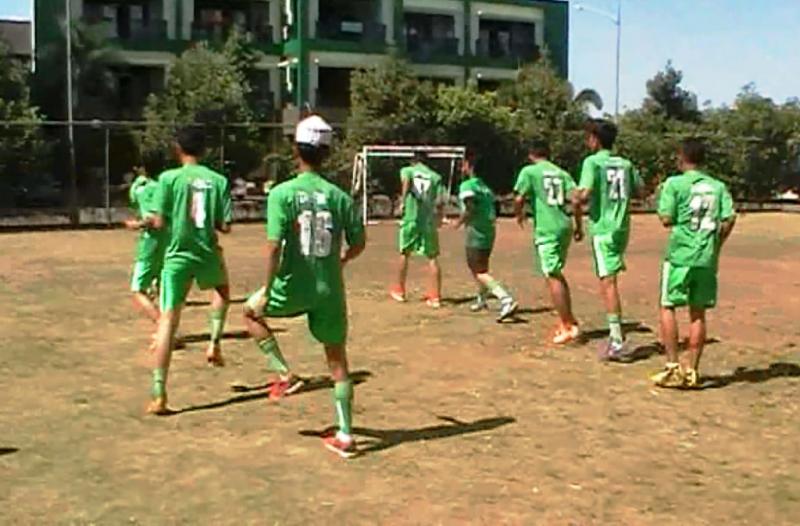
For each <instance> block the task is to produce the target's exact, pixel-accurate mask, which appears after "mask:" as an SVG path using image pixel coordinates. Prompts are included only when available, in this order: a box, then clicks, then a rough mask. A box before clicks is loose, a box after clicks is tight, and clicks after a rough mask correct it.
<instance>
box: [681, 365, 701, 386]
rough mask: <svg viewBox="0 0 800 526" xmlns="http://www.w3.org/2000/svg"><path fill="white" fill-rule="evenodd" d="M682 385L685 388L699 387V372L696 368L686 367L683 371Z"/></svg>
mask: <svg viewBox="0 0 800 526" xmlns="http://www.w3.org/2000/svg"><path fill="white" fill-rule="evenodd" d="M683 385H684V387H686V388H687V389H699V388H700V373H698V372H697V369H686V370H685V371H683Z"/></svg>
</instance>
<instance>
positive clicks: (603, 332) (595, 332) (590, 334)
mask: <svg viewBox="0 0 800 526" xmlns="http://www.w3.org/2000/svg"><path fill="white" fill-rule="evenodd" d="M622 330H623V331H624V332H626V333H631V332H636V333H642V334H652V333H653V329H651V328H650V327H648V326H647V325H645V324H644V323H642V322H640V321H629V322H625V323H623V324H622ZM581 338H582V339H583V341H587V342H588V341H592V340H602V339H604V338H608V329H607V328H605V329H592V330H589V331H585V332H583V333H581Z"/></svg>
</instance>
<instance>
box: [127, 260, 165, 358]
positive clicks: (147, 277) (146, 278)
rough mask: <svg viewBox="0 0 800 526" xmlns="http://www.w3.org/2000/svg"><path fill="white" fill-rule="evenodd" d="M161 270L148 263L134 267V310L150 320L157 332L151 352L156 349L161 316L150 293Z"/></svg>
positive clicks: (132, 283)
mask: <svg viewBox="0 0 800 526" xmlns="http://www.w3.org/2000/svg"><path fill="white" fill-rule="evenodd" d="M158 273H160V269H158V268H157V267H156V265H153V264H152V263H151V262H148V261H137V262H136V263H135V264H134V266H133V273H132V277H131V292H132V293H133V298H132V299H133V308H134V309H135V310H136V311H137V312H139V313H141V314H143V315H144V316H145V317H146V318H147V319H148V320H150V321H151V322H152V323H153V325H154V327H155V331H154V332H153V339H152V342H151V344H150V350H151V351H152V350H153V349H154V348H155V339H156V332H157V331H158V318H159V316H160V314H161V312H160V311H159V308H158V306H157V305H156V304H155V302H153V300H152V299H150V295H149V291H150V289H151V287H152V285H153V282H154V281H155V280H156V279H157V277H158Z"/></svg>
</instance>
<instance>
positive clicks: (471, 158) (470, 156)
mask: <svg viewBox="0 0 800 526" xmlns="http://www.w3.org/2000/svg"><path fill="white" fill-rule="evenodd" d="M476 157H477V156H476V155H475V150H467V151H466V152H464V160H465V161H466V162H468V163H469V164H471V165H475V159H476Z"/></svg>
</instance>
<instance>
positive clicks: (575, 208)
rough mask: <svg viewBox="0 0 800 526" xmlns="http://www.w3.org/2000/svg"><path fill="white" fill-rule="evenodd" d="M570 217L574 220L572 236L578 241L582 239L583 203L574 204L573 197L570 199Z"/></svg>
mask: <svg viewBox="0 0 800 526" xmlns="http://www.w3.org/2000/svg"><path fill="white" fill-rule="evenodd" d="M575 192H577V190H576V191H575ZM575 192H573V194H574V193H575ZM572 219H573V221H574V222H575V231H574V232H573V233H572V238H573V239H574V240H575V241H578V242H580V241H583V204H581V203H577V204H576V202H575V200H574V199H573V200H572Z"/></svg>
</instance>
